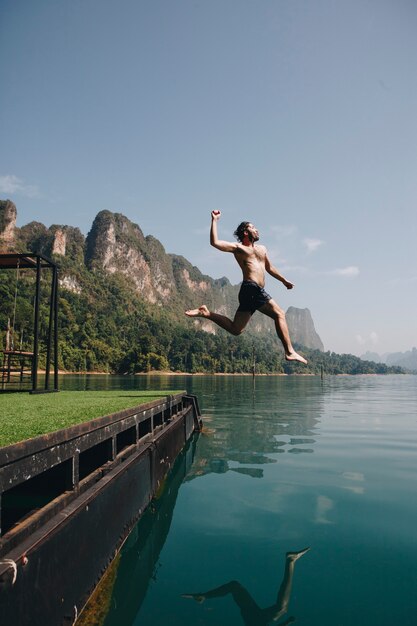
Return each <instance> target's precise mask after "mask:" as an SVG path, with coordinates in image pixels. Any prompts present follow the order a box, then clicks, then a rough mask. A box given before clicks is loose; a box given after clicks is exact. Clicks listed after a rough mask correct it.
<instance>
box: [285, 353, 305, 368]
mask: <svg viewBox="0 0 417 626" xmlns="http://www.w3.org/2000/svg"><path fill="white" fill-rule="evenodd" d="M285 358H286V360H287V361H299V362H300V363H304V365H307V359H305V358H304V357H303V356H301V355H300V354H298V352H290V353H289V354H286V355H285Z"/></svg>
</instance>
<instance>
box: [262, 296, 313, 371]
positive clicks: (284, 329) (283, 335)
mask: <svg viewBox="0 0 417 626" xmlns="http://www.w3.org/2000/svg"><path fill="white" fill-rule="evenodd" d="M259 311H260V312H261V313H263V314H264V315H268V317H271V318H272V319H273V320H274V322H275V329H276V331H277V335H278V337H279V339H280V340H281V343H282V345H283V347H284V352H285V358H286V359H287V361H299V362H300V363H304V364H306V363H307V360H306V359H305V358H304V357H302V356H301V355H300V354H298V352H296V351H295V350H294V348H293V345H292V343H291V339H290V333H289V331H288V326H287V320H286V319H285V313H284V311H283V310H282V309H281V307H279V306H278V304H277V303H276V302H275V301H274V300H269V301H268V302H267V303H266V304H264V305H263V306H261V307H260V309H259Z"/></svg>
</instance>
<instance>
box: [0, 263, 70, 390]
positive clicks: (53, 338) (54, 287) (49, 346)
mask: <svg viewBox="0 0 417 626" xmlns="http://www.w3.org/2000/svg"><path fill="white" fill-rule="evenodd" d="M10 269H15V270H17V269H31V270H33V271H35V272H36V289H35V301H34V319H33V352H32V353H31V352H22V351H21V350H3V355H4V359H3V361H4V362H3V369H4V367H5V364H6V363H7V362H8V363H9V366H8V367H9V370H10V359H11V357H12V356H15V357H19V355H20V356H21V357H24V356H26V357H27V356H30V355H31V360H32V364H31V382H32V385H31V388H30V389H10V388H7V389H6V388H4V379H3V384H2V385H1V387H2V388H0V393H2V392H3V393H4V392H10V391H29V392H30V393H47V392H52V391H58V267H57V265H56V263H54V262H53V261H51V260H50V259H48V258H46V257H44V256H42V255H40V254H32V253H31V252H28V253H23V254H15V253H10V254H0V270H10ZM43 269H49V270H51V272H52V280H51V290H50V307H49V324H48V337H47V342H46V371H45V385H44V388H43V389H38V362H39V305H40V286H41V274H42V270H43ZM52 350H53V362H54V376H53V387H52V388H50V369H51V352H52ZM22 372H23V364H22ZM3 373H4V372H3ZM9 373H10V372H9Z"/></svg>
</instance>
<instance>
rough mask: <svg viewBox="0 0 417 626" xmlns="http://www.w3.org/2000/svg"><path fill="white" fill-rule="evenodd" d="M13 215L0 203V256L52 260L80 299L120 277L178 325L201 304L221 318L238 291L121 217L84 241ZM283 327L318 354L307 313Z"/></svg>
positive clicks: (103, 222)
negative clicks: (95, 281)
mask: <svg viewBox="0 0 417 626" xmlns="http://www.w3.org/2000/svg"><path fill="white" fill-rule="evenodd" d="M16 216H17V210H16V207H15V205H14V204H13V203H12V202H11V201H10V200H6V201H0V252H8V251H17V252H23V251H28V250H30V251H32V252H39V253H42V254H45V255H46V256H50V257H53V258H55V259H56V260H57V261H58V264H59V266H60V268H61V269H60V284H61V288H63V289H65V290H68V291H72V292H73V293H75V294H80V293H82V291H83V289H85V288H86V286H85V277H86V275H87V274H89V275H91V274H95V273H100V274H103V273H104V274H110V275H118V276H121V277H123V279H124V280H125V282H126V285H127V286H128V288H129V289H130V290H131V292H132V294H134V295H135V296H138V297H140V298H141V299H143V300H144V301H145V302H146V303H147V304H149V305H152V306H154V307H158V309H161V310H164V311H165V312H166V314H167V315H168V316H170V317H172V318H175V319H182V318H183V312H184V310H186V309H187V308H190V307H196V306H198V305H200V304H202V303H205V304H207V306H208V307H209V308H211V309H214V310H216V311H218V312H220V313H223V314H226V315H229V316H230V315H233V313H234V311H235V309H236V305H237V294H238V289H239V287H238V285H232V284H231V283H230V282H229V280H228V279H227V278H224V277H223V278H220V279H213V278H211V277H210V276H207V275H204V274H202V273H201V272H200V270H199V269H198V268H197V267H195V266H193V265H192V264H191V263H190V262H189V261H188V260H187V259H185V258H184V257H182V256H178V255H175V254H168V253H167V252H166V251H165V249H164V247H163V245H162V244H161V242H160V241H158V240H157V239H156V238H155V237H153V236H152V235H147V236H145V235H144V234H143V232H142V230H141V228H140V227H139V226H138V225H137V224H134V223H133V222H131V221H130V220H129V219H128V218H127V217H125V216H124V215H122V214H121V213H112V212H110V211H100V212H99V213H98V214H97V216H96V218H95V219H94V222H93V224H92V227H91V230H90V232H89V233H88V235H87V237H84V235H83V234H82V233H81V231H80V230H79V229H78V228H77V227H73V226H61V225H53V226H50V227H49V228H48V227H46V226H44V225H43V224H41V223H39V222H31V223H29V224H27V225H25V226H23V227H21V228H17V227H16ZM189 323H192V324H193V325H194V326H195V327H197V328H202V329H203V330H206V331H208V332H210V333H212V334H216V333H217V332H218V328H217V327H216V326H215V325H213V324H212V323H211V322H207V321H205V320H200V319H198V320H193V321H192V322H190V321H189ZM288 324H289V327H290V331H291V334H292V338H293V341H294V342H295V343H297V344H299V345H302V346H305V347H307V348H312V349H318V350H321V351H322V350H323V343H322V341H321V339H320V337H319V336H318V334H317V332H316V330H315V328H314V323H313V319H312V317H311V314H310V311H309V310H308V309H297V308H295V307H290V308H289V310H288ZM250 330H251V332H255V333H261V334H262V333H268V334H271V333H272V334H273V332H274V331H273V325H272V324H271V320H269V319H268V318H266V317H264V316H262V315H259V314H258V315H255V316H254V319H253V321H252V322H251V325H250Z"/></svg>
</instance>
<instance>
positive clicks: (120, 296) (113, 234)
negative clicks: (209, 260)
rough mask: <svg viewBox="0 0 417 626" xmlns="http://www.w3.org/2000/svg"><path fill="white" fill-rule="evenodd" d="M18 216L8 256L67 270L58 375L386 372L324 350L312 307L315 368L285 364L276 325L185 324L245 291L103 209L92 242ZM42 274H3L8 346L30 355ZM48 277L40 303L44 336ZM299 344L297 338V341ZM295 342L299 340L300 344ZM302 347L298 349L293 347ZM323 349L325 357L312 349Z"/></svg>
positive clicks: (4, 248) (262, 321)
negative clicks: (239, 328)
mask: <svg viewBox="0 0 417 626" xmlns="http://www.w3.org/2000/svg"><path fill="white" fill-rule="evenodd" d="M15 222H16V208H15V207H14V205H13V204H12V203H10V202H9V201H7V202H4V201H3V202H0V252H3V253H4V252H10V251H14V252H28V251H32V252H37V253H41V254H44V255H46V256H48V257H51V258H53V259H54V261H55V262H56V263H57V264H58V266H59V277H60V291H59V367H60V368H61V369H64V370H67V371H75V372H78V371H105V372H118V373H136V372H146V371H151V370H171V371H181V372H193V373H195V372H225V373H227V372H229V373H233V372H234V373H249V372H252V371H253V368H255V371H256V372H257V373H271V372H274V373H319V372H320V371H321V370H324V372H327V373H335V374H336V373H350V374H358V373H387V372H399V371H401V370H400V368H398V367H396V368H392V367H391V368H390V367H387V366H386V365H385V364H380V363H372V362H366V361H362V360H361V359H359V358H356V357H354V356H352V355H337V354H334V353H329V352H323V351H322V350H321V349H320V348H322V343H321V340H320V338H319V337H318V335H317V333H315V330H314V324H313V321H312V319H311V316H310V312H309V311H308V310H307V309H305V310H304V309H293V311H289V323H290V322H291V320H292V319H293V320H294V324H296V326H294V329H293V330H294V333H297V332H298V333H299V336H301V337H303V338H304V340H303V341H304V342H305V343H309V345H310V347H308V346H306V345H300V344H297V347H298V348H299V349H300V351H301V352H302V353H303V354H304V355H305V356H306V357H307V358H308V359H309V365H308V367H305V366H303V365H300V364H294V363H287V362H286V361H285V360H284V358H283V352H282V348H281V345H280V343H279V342H278V340H277V338H276V335H275V331H274V328H273V324H272V322H271V320H269V319H268V318H265V317H264V316H262V315H261V314H259V313H256V314H255V316H254V319H253V320H252V321H251V323H250V326H249V328H248V331H247V332H245V334H244V335H242V336H240V337H232V336H230V335H228V334H227V333H226V332H224V331H222V330H220V329H218V328H217V327H214V326H213V325H212V324H211V323H210V322H207V321H204V320H203V321H200V320H191V319H189V318H186V317H185V315H184V310H185V309H186V308H188V307H190V306H193V307H195V306H197V305H198V304H201V303H202V302H205V303H206V304H208V306H209V307H212V308H215V309H216V310H218V311H220V312H224V313H226V314H228V315H231V314H232V313H233V311H234V309H235V308H236V302H237V291H238V287H237V286H233V285H231V284H230V283H229V281H228V280H227V279H226V278H222V279H218V280H214V279H212V278H211V277H209V276H204V275H203V274H201V272H200V271H199V270H198V268H196V267H194V266H192V265H191V264H190V263H189V262H188V261H187V260H186V259H184V258H183V257H179V256H175V255H169V254H167V253H166V252H165V250H164V248H163V246H162V245H161V243H160V242H159V241H158V240H157V239H155V238H154V237H152V236H147V237H145V236H144V235H143V233H142V231H141V230H140V228H139V226H137V225H135V224H132V223H131V222H130V221H129V220H128V219H127V218H125V217H124V216H123V215H121V214H114V213H110V212H109V211H102V212H101V213H99V214H98V215H97V217H96V219H95V220H94V223H93V226H92V229H91V231H90V233H89V234H88V236H87V238H85V237H84V236H83V235H82V233H81V232H80V231H79V229H78V228H74V227H70V226H51V227H50V228H47V227H45V226H44V225H43V224H40V223H38V222H32V223H31V224H28V225H26V226H24V227H22V228H20V229H19V228H17V227H16V224H15ZM34 278H35V277H34V273H33V272H32V271H31V270H21V271H15V270H3V271H2V272H0V303H1V306H0V335H1V336H0V340H1V344H2V345H3V346H4V344H5V336H6V330H7V327H8V325H9V327H12V330H13V329H14V332H13V340H14V345H15V347H19V348H20V347H21V348H22V349H30V348H31V342H32V341H33V338H32V302H33V294H34ZM48 293H49V276H48V275H47V272H46V271H45V272H44V276H43V278H42V298H41V359H40V363H41V365H42V341H44V339H45V336H46V320H47V317H48V312H49V308H48V307H49V303H48V298H47V296H48ZM293 336H295V337H296V335H293ZM296 338H297V337H296ZM295 343H297V342H295ZM316 347H318V348H319V349H313V348H316Z"/></svg>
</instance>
